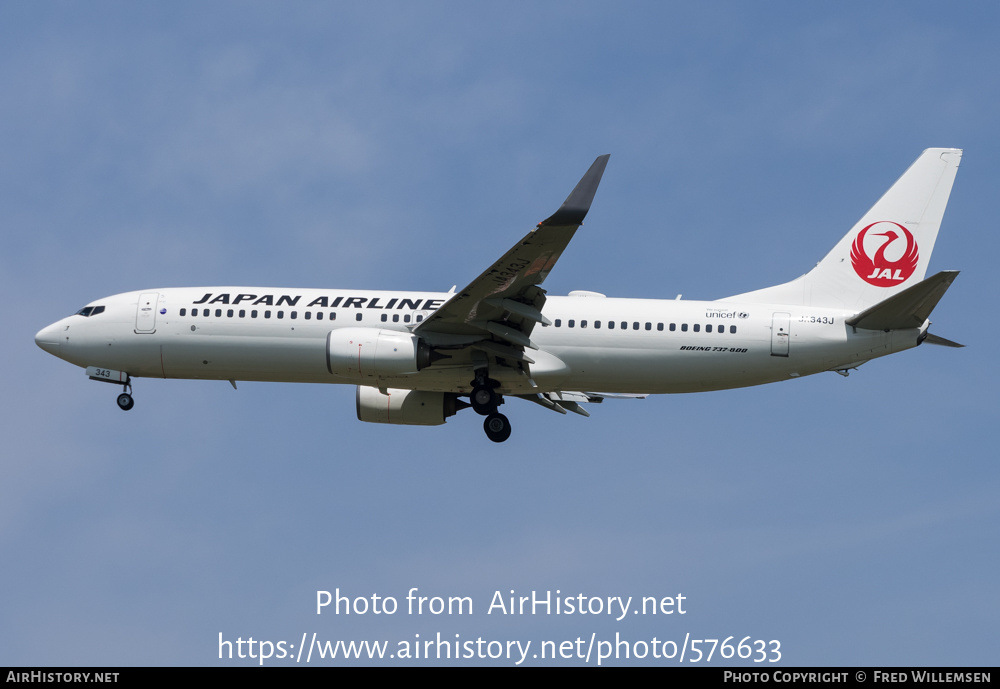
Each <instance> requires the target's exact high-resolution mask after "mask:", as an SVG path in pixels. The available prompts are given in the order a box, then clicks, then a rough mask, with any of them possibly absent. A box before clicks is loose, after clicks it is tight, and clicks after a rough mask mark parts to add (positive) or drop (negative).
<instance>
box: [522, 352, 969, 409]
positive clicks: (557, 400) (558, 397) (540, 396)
mask: <svg viewBox="0 0 1000 689" xmlns="http://www.w3.org/2000/svg"><path fill="white" fill-rule="evenodd" d="M959 346H961V345H959ZM648 396H649V395H630V394H622V393H611V392H571V391H567V390H561V391H559V392H545V393H542V392H539V393H535V394H533V395H518V397H520V398H521V399H524V400H528V401H529V402H534V403H535V404H540V405H541V406H543V407H545V408H546V409H551V410H552V411H557V412H559V413H560V414H565V413H566V412H568V411H571V412H573V413H574V414H579V415H580V416H587V417H589V416H590V412H588V411H587V410H586V409H584V408H583V407H582V406H580V405H582V404H583V403H584V402H592V403H594V404H600V403H601V402H603V401H604V400H606V399H634V400H644V399H646V398H647V397H648Z"/></svg>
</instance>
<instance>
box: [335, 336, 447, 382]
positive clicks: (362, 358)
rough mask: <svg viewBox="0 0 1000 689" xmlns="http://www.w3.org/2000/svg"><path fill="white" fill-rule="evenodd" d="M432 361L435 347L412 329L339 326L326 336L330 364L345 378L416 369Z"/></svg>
mask: <svg viewBox="0 0 1000 689" xmlns="http://www.w3.org/2000/svg"><path fill="white" fill-rule="evenodd" d="M430 362H431V348H430V345H428V344H427V343H426V342H424V341H422V340H421V339H420V338H419V337H417V336H416V335H413V334H412V333H402V332H399V331H397V330H382V329H381V328H339V329H337V330H331V331H330V333H329V334H328V335H327V336H326V368H327V370H329V371H330V373H332V374H333V375H335V376H341V377H344V378H351V379H355V380H356V379H358V378H384V377H392V376H402V375H407V374H411V373H416V372H417V371H419V370H420V369H422V368H424V367H426V366H427V365H429V364H430Z"/></svg>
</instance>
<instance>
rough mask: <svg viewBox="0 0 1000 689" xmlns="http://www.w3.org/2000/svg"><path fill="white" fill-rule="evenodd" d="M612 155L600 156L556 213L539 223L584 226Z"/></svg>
mask: <svg viewBox="0 0 1000 689" xmlns="http://www.w3.org/2000/svg"><path fill="white" fill-rule="evenodd" d="M610 157H611V154H610V153H608V154H605V155H602V156H598V158H597V160H595V161H594V164H593V165H591V166H590V169H589V170H587V174H585V175H584V176H583V178H581V179H580V181H579V183H578V184H577V185H576V188H575V189H573V191H572V192H570V195H569V196H567V197H566V200H565V201H563V205H562V206H560V207H559V210H557V211H556V212H555V213H553V214H552V215H551V216H549V217H548V218H546V219H545V220H543V221H542V222H540V223H538V224H539V225H540V226H541V225H563V226H565V225H582V224H583V219H584V218H585V217H587V211H589V210H590V204H591V203H593V202H594V195H595V194H596V193H597V185H599V184H600V183H601V177H602V176H603V175H604V168H605V167H607V164H608V158H610Z"/></svg>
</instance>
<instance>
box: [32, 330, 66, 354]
mask: <svg viewBox="0 0 1000 689" xmlns="http://www.w3.org/2000/svg"><path fill="white" fill-rule="evenodd" d="M61 331H62V327H61V326H60V325H59V324H58V323H53V324H52V325H50V326H48V327H45V328H42V329H41V330H39V331H38V332H37V333H35V344H36V345H38V346H39V347H41V348H42V349H44V350H45V351H46V352H48V353H49V354H56V355H58V353H59V341H60V332H61Z"/></svg>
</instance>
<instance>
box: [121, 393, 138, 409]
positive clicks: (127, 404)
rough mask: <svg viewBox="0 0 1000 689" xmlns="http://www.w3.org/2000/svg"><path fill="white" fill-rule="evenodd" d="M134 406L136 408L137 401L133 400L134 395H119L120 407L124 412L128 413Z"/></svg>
mask: <svg viewBox="0 0 1000 689" xmlns="http://www.w3.org/2000/svg"><path fill="white" fill-rule="evenodd" d="M134 406H135V400H133V399H132V395H130V394H128V393H127V392H123V393H122V394H120V395H118V407H119V408H120V409H121V410H122V411H128V410H129V409H131V408H132V407H134Z"/></svg>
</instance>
